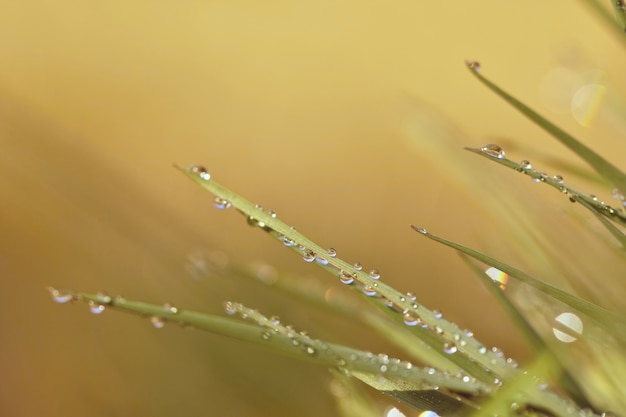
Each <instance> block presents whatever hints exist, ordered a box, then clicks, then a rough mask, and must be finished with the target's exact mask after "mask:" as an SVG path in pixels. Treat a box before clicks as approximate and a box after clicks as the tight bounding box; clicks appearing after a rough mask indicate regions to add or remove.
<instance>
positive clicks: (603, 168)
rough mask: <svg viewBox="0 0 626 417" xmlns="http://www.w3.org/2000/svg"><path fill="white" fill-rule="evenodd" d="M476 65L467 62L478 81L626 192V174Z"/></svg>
mask: <svg viewBox="0 0 626 417" xmlns="http://www.w3.org/2000/svg"><path fill="white" fill-rule="evenodd" d="M477 65H478V64H476V63H468V67H469V68H470V71H471V73H472V74H474V76H475V77H476V78H478V80H479V81H480V82H482V83H483V84H484V85H486V86H487V87H488V88H489V89H490V90H491V91H493V92H494V93H496V94H497V95H499V96H500V97H501V98H502V99H504V100H505V101H506V102H507V103H509V104H510V105H512V106H513V107H515V108H516V109H517V110H518V111H520V112H521V113H522V114H524V115H525V116H526V117H528V118H529V119H530V120H532V121H533V122H535V123H536V124H537V125H538V126H539V127H541V128H542V129H544V130H545V131H546V132H548V133H550V134H551V135H552V136H554V137H555V138H556V139H557V140H559V141H560V142H561V143H562V144H563V145H565V146H567V147H568V148H569V149H571V150H572V151H573V152H574V153H576V154H577V155H578V156H579V157H580V158H582V159H583V160H585V161H586V162H587V163H588V164H589V165H591V167H592V168H593V169H595V170H596V172H597V173H598V174H600V175H601V176H602V177H603V178H604V179H606V180H607V181H608V182H609V183H611V184H612V185H613V186H614V187H616V188H618V189H619V190H624V191H623V192H626V174H624V173H623V172H622V171H620V170H619V169H618V168H617V167H615V166H614V165H613V164H611V163H610V162H609V161H607V160H606V159H604V158H603V157H602V156H600V155H599V154H597V153H596V152H594V151H593V150H591V149H590V148H588V147H587V146H586V145H584V144H583V143H581V142H580V141H579V140H577V139H576V138H575V137H573V136H572V135H570V134H569V133H567V132H565V131H564V130H563V129H561V128H560V127H558V126H557V125H555V124H554V123H552V122H550V121H549V120H547V119H546V118H544V117H543V116H541V115H540V114H539V113H537V112H536V111H534V110H533V109H531V108H530V107H528V106H527V105H526V104H524V103H522V102H521V101H519V100H518V99H516V98H515V97H513V96H512V95H510V94H509V93H507V92H506V91H504V90H502V89H501V88H500V87H498V86H497V85H496V84H494V83H493V82H491V81H490V80H488V79H487V78H485V77H484V76H483V75H481V73H480V69H479V67H478V66H477Z"/></svg>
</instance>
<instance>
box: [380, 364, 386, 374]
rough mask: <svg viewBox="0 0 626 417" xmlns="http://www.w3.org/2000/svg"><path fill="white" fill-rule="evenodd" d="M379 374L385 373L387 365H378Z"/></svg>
mask: <svg viewBox="0 0 626 417" xmlns="http://www.w3.org/2000/svg"><path fill="white" fill-rule="evenodd" d="M378 369H380V372H387V365H380V368H378Z"/></svg>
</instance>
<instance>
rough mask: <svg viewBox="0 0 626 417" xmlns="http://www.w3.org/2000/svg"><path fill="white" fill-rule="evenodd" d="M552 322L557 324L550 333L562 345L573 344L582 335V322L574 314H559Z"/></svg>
mask: <svg viewBox="0 0 626 417" xmlns="http://www.w3.org/2000/svg"><path fill="white" fill-rule="evenodd" d="M554 320H555V321H556V323H557V324H556V325H555V326H554V327H553V328H552V332H553V333H554V336H555V337H556V338H557V339H558V340H560V341H561V342H563V343H572V342H575V341H576V340H578V337H579V336H580V335H581V334H582V333H583V322H582V320H581V319H580V317H578V316H577V315H576V314H574V313H562V314H559V315H558V316H556V318H555V319H554Z"/></svg>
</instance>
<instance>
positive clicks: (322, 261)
mask: <svg viewBox="0 0 626 417" xmlns="http://www.w3.org/2000/svg"><path fill="white" fill-rule="evenodd" d="M315 261H316V262H317V263H318V264H320V265H328V259H326V258H323V257H322V256H320V255H316V256H315Z"/></svg>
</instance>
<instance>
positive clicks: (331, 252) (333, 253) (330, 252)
mask: <svg viewBox="0 0 626 417" xmlns="http://www.w3.org/2000/svg"><path fill="white" fill-rule="evenodd" d="M326 254H327V255H328V256H330V257H331V258H334V257H335V256H337V251H336V250H335V248H328V250H327V251H326Z"/></svg>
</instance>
